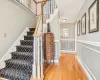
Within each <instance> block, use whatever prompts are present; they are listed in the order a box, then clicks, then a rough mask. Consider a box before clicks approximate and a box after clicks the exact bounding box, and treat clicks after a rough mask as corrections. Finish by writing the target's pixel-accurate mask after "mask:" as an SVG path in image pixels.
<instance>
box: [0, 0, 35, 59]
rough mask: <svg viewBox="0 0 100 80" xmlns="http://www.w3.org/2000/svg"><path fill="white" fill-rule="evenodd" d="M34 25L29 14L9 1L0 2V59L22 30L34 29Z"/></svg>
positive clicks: (32, 16) (31, 15) (33, 18)
mask: <svg viewBox="0 0 100 80" xmlns="http://www.w3.org/2000/svg"><path fill="white" fill-rule="evenodd" d="M35 23H36V17H35V15H33V14H32V13H31V12H29V11H27V10H25V9H24V8H23V7H21V6H19V5H18V4H16V3H14V2H12V1H11V0H0V59H1V58H2V56H3V55H4V54H5V53H6V51H7V50H8V49H9V48H10V46H11V45H12V44H13V43H14V41H15V40H16V39H17V38H18V36H19V35H20V34H21V33H22V32H23V30H24V29H25V28H26V27H35ZM4 35H5V36H6V37H4Z"/></svg>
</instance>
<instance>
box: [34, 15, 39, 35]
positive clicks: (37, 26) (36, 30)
mask: <svg viewBox="0 0 100 80" xmlns="http://www.w3.org/2000/svg"><path fill="white" fill-rule="evenodd" d="M40 20H41V15H40V16H39V19H38V22H37V25H36V29H35V32H34V34H37V32H38V28H39V25H40Z"/></svg>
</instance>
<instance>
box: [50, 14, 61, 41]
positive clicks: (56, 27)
mask: <svg viewBox="0 0 100 80" xmlns="http://www.w3.org/2000/svg"><path fill="white" fill-rule="evenodd" d="M50 28H51V32H52V33H54V36H55V40H60V23H59V16H58V13H57V14H56V15H55V17H54V18H53V20H52V21H51V22H50Z"/></svg>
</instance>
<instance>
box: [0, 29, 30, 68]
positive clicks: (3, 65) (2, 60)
mask: <svg viewBox="0 0 100 80" xmlns="http://www.w3.org/2000/svg"><path fill="white" fill-rule="evenodd" d="M27 31H29V28H28V27H26V28H25V30H24V31H23V32H22V34H21V35H20V36H19V37H18V38H17V40H16V41H15V42H14V43H13V45H12V46H11V47H10V48H9V49H8V51H7V52H6V53H5V55H4V56H3V57H2V58H1V60H0V69H2V68H4V67H5V61H6V60H8V59H11V54H10V53H11V52H14V51H16V46H18V45H20V40H24V36H25V35H26V34H27V33H26V32H27Z"/></svg>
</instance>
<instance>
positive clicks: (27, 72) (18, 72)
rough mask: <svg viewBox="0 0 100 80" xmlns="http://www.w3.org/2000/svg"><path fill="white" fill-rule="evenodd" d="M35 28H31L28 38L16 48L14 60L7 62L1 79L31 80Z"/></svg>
mask: <svg viewBox="0 0 100 80" xmlns="http://www.w3.org/2000/svg"><path fill="white" fill-rule="evenodd" d="M34 31H35V28H29V32H27V36H24V40H21V41H20V45H19V46H16V52H12V53H11V55H12V58H11V59H9V60H7V61H5V63H6V66H5V68H3V69H1V70H0V77H2V78H6V79H8V80H30V77H31V75H32V63H33V36H32V34H34Z"/></svg>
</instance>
